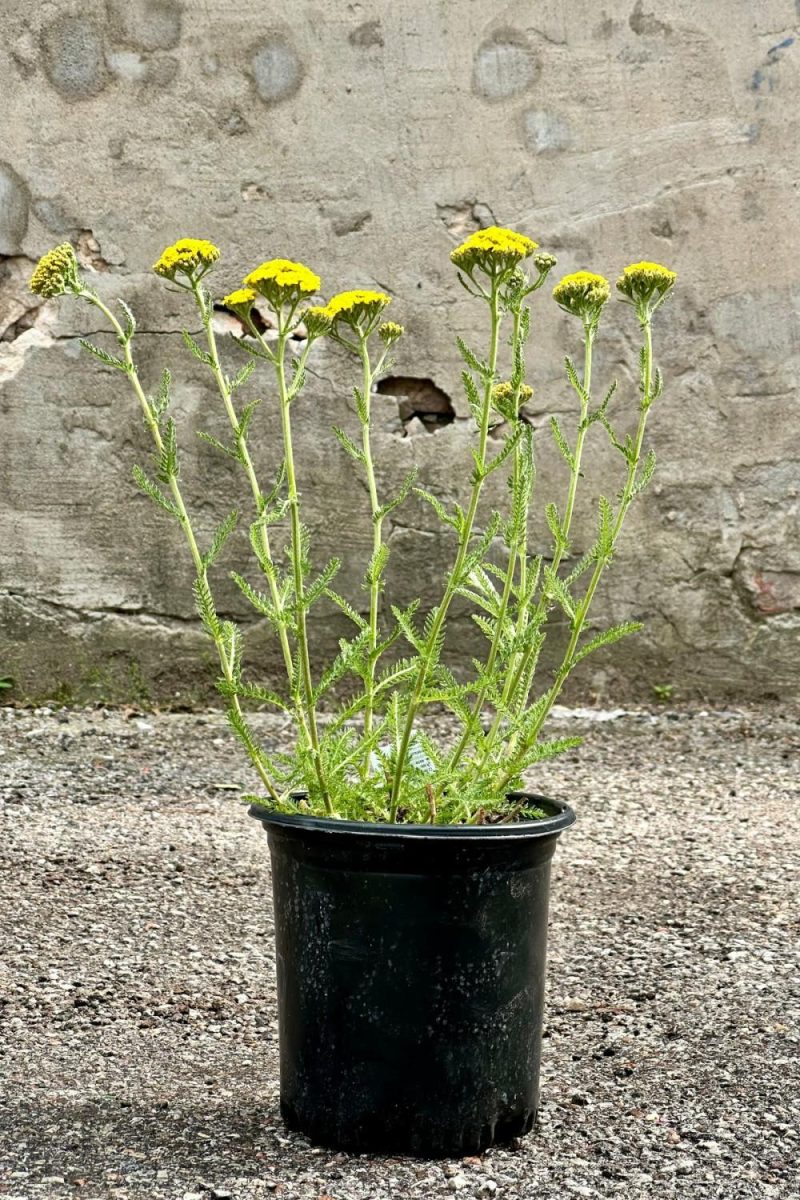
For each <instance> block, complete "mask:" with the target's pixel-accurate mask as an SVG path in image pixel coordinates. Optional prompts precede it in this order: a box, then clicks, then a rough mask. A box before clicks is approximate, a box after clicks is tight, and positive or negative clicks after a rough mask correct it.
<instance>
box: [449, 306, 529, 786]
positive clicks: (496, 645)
mask: <svg viewBox="0 0 800 1200" xmlns="http://www.w3.org/2000/svg"><path fill="white" fill-rule="evenodd" d="M521 321H522V309H521V307H520V308H517V309H516V310H515V312H514V326H513V331H512V334H511V354H512V361H514V362H515V361H516V356H517V343H518V340H519V329H520V324H521ZM520 382H522V381H520ZM514 403H515V408H516V407H518V405H519V388H517V392H516V395H515V396H514ZM519 472H520V451H519V443H517V445H516V446H515V447H514V453H513V459H512V468H511V479H512V493H511V494H512V496H516V493H517V488H518V486H519ZM522 536H523V538H524V543H525V544H521V543H518V542H517V541H515V542H514V543H513V544H512V545H510V546H509V547H508V563H507V565H506V573H505V579H504V580H503V592H502V596H501V598H500V610H499V615H498V618H497V622H496V624H495V629H494V636H493V638H492V644H491V647H490V649H489V656H488V658H487V660H486V666H485V668H484V670H485V679H484V682H483V683H482V684H481V686H480V688H479V690H478V694H477V696H476V697H475V703H474V704H473V706H472V720H471V721H470V722H469V724H467V725H465V726H464V731H463V733H462V734H461V738H460V739H459V742H458V745H457V746H456V748H455V750H454V751H453V754H452V756H451V758H450V762H449V764H448V769H449V770H451V771H452V770H454V769H455V767H456V766H457V764H458V761H459V759H460V758H461V755H462V754H463V753H464V751H465V750H466V748H467V745H468V744H469V741H470V738H471V736H472V729H473V728H474V727H475V722H476V721H477V720H478V719H479V718H480V715H481V712H482V711H483V706H484V704H485V702H486V693H487V690H488V686H489V684H488V680H489V678H490V677H491V674H492V671H493V670H494V664H495V662H496V661H497V655H498V653H499V650H500V642H501V640H502V636H503V628H504V625H505V619H506V613H507V612H508V605H509V601H510V599H511V590H512V588H513V586H514V573H515V570H516V563H517V556H518V555H519V559H520V587H522V586H523V585H524V582H525V579H524V571H525V554H526V553H527V520H526V522H525V525H524V533H523V534H522Z"/></svg>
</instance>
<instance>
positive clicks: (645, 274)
mask: <svg viewBox="0 0 800 1200" xmlns="http://www.w3.org/2000/svg"><path fill="white" fill-rule="evenodd" d="M677 278H678V276H677V274H676V272H675V271H670V269H669V268H668V267H662V266H661V264H660V263H654V262H638V263H631V265H630V266H629V267H626V268H625V270H624V271H623V272H622V274H621V275H620V277H619V279H618V280H617V289H618V290H619V291H620V292H622V294H623V296H625V297H626V298H627V299H628V300H631V301H632V302H633V303H634V304H643V305H648V304H649V303H650V302H651V301H652V300H653V299H655V300H656V301H657V303H659V304H660V303H661V301H662V300H663V299H664V297H665V296H666V294H667V292H669V290H670V289H671V288H672V287H673V286H674V284H675V280H676V279H677Z"/></svg>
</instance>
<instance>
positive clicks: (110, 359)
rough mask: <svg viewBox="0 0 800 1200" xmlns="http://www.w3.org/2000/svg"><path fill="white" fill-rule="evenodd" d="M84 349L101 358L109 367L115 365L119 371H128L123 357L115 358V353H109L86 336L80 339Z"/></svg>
mask: <svg viewBox="0 0 800 1200" xmlns="http://www.w3.org/2000/svg"><path fill="white" fill-rule="evenodd" d="M78 340H79V342H80V344H81V346H83V348H84V350H88V351H89V353H90V354H93V355H94V356H95V358H97V359H99V360H100V362H101V363H104V364H105V366H107V367H114V368H115V369H116V370H117V371H127V370H128V367H127V364H126V363H124V362H123V361H122V359H121V358H115V357H114V355H113V354H108V353H107V352H106V351H105V350H101V348H100V347H99V346H95V345H94V343H93V342H89V341H87V340H86V338H79V339H78Z"/></svg>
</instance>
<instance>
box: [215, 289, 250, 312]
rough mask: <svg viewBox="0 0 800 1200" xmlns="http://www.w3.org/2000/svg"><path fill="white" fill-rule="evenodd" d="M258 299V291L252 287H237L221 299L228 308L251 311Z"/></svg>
mask: <svg viewBox="0 0 800 1200" xmlns="http://www.w3.org/2000/svg"><path fill="white" fill-rule="evenodd" d="M255 299H256V293H255V292H254V291H253V289H252V288H237V289H236V291H233V292H228V295H227V296H223V297H222V300H221V301H220V303H221V304H224V305H225V307H226V308H231V309H233V311H234V312H240V311H241V312H249V311H250V309H251V308H252V307H253V303H254V301H255Z"/></svg>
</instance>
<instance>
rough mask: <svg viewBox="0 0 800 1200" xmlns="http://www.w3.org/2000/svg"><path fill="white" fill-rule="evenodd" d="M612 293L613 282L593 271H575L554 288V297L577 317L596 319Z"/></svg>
mask: <svg viewBox="0 0 800 1200" xmlns="http://www.w3.org/2000/svg"><path fill="white" fill-rule="evenodd" d="M610 295H611V284H610V283H609V282H608V280H607V279H606V278H604V276H602V275H595V274H594V272H593V271H575V272H574V273H573V274H572V275H565V276H564V278H563V279H562V280H560V281H559V282H558V283H557V284H556V286H555V287H554V288H553V299H554V300H555V301H556V303H557V304H559V305H560V306H561V308H563V309H564V311H565V312H568V313H572V314H573V315H574V316H576V317H583V318H584V319H585V320H591V319H596V318H597V317H598V316H599V314H600V310H601V308H602V307H603V305H604V304H605V303H606V301H607V300H608V298H609V296H610Z"/></svg>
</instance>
